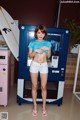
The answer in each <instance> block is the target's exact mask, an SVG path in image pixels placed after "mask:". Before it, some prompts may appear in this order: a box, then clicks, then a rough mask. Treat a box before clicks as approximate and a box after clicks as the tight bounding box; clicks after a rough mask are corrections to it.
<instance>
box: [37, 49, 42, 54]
mask: <svg viewBox="0 0 80 120" xmlns="http://www.w3.org/2000/svg"><path fill="white" fill-rule="evenodd" d="M35 53H37V54H38V53H39V54H42V53H43V50H42V49H36V50H35Z"/></svg>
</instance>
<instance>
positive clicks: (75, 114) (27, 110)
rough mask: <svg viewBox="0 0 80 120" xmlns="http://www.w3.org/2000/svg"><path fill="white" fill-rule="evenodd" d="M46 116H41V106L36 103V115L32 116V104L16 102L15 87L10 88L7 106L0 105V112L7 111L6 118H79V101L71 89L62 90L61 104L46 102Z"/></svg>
mask: <svg viewBox="0 0 80 120" xmlns="http://www.w3.org/2000/svg"><path fill="white" fill-rule="evenodd" d="M47 109H48V116H47V117H44V116H42V106H41V104H38V115H37V116H36V117H33V116H32V114H31V112H32V104H22V105H20V106H19V105H18V104H17V103H16V87H13V88H12V89H11V93H10V97H9V103H8V106H7V107H4V106H0V112H8V118H9V119H8V120H80V101H79V100H78V99H77V98H76V97H75V96H74V95H73V93H72V90H71V89H65V90H64V97H63V103H62V105H61V106H57V105H53V104H47Z"/></svg>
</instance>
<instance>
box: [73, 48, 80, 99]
mask: <svg viewBox="0 0 80 120" xmlns="http://www.w3.org/2000/svg"><path fill="white" fill-rule="evenodd" d="M79 63H80V48H79V52H78V57H77V65H76V72H75V78H74V86H73V94H74V95H75V96H76V97H77V98H78V99H79V100H80V92H77V91H76V86H77V80H78V79H77V78H78V72H79Z"/></svg>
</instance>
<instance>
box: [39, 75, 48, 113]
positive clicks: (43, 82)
mask: <svg viewBox="0 0 80 120" xmlns="http://www.w3.org/2000/svg"><path fill="white" fill-rule="evenodd" d="M40 77H41V90H42V100H43V111H46V97H47V88H46V86H47V77H48V74H47V73H45V74H43V73H40Z"/></svg>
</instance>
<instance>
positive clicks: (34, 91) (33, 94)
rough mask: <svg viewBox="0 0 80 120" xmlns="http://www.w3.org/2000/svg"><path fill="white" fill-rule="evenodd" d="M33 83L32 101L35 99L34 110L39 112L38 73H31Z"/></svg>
mask: <svg viewBox="0 0 80 120" xmlns="http://www.w3.org/2000/svg"><path fill="white" fill-rule="evenodd" d="M30 75H31V82H32V99H33V110H34V111H37V105H36V97H37V81H38V80H37V79H38V73H30Z"/></svg>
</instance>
